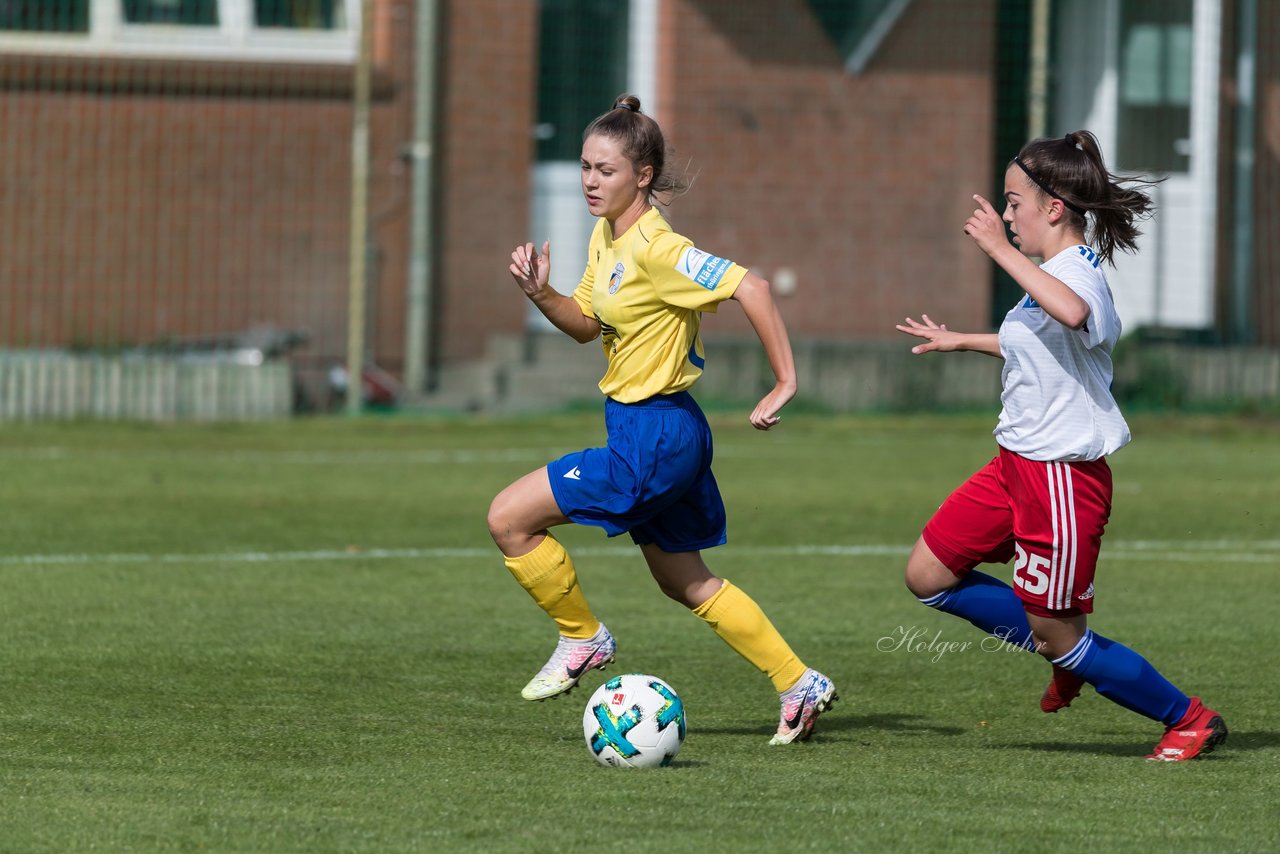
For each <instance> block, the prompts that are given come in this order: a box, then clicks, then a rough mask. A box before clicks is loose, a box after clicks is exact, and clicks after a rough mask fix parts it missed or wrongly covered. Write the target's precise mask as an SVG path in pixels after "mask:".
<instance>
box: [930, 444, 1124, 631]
mask: <svg viewBox="0 0 1280 854" xmlns="http://www.w3.org/2000/svg"><path fill="white" fill-rule="evenodd" d="M1110 515H1111V468H1110V467H1109V466H1108V465H1107V461H1106V460H1105V459H1098V460H1090V461H1088V462H1072V463H1060V462H1036V461H1035V460H1029V459H1027V458H1026V457H1022V456H1019V455H1018V454H1015V453H1013V452H1012V451H1006V450H1005V449H1004V448H1001V449H1000V453H999V454H998V455H996V457H995V459H993V460H992V461H991V462H989V463H987V464H986V465H985V466H983V467H982V468H981V469H980V470H979V471H978V472H977V473H975V474H974V475H973V476H972V477H970V478H969V479H968V480H967V481H965V482H964V483H963V484H962V485H961V486H960V488H959V489H957V490H956V491H955V492H953V493H951V495H950V496H949V497H948V498H947V500H946V501H944V502H943V504H942V506H941V507H939V508H938V512H937V513H934V514H933V518H932V519H930V520H929V522H928V524H926V525H925V527H924V541H925V544H926V545H927V546H928V547H929V550H930V551H932V552H933V554H934V556H935V557H937V558H938V560H940V561H942V563H943V564H945V565H946V566H947V568H949V569H950V570H951V571H952V572H954V573H955V574H956V576H957V577H963V576H964V575H965V574H966V573H967V572H969V570H971V569H973V568H974V567H975V566H977V565H978V564H980V563H1008V562H1009V559H1010V558H1015V561H1014V565H1013V586H1014V591H1015V592H1016V593H1017V594H1018V598H1019V599H1021V600H1022V602H1023V604H1024V605H1025V607H1026V609H1027V611H1028V612H1030V613H1032V614H1038V615H1041V616H1058V617H1061V616H1073V615H1075V614H1088V613H1092V611H1093V574H1094V570H1095V569H1096V568H1097V564H1098V549H1099V548H1100V547H1101V546H1102V531H1103V529H1104V528H1106V526H1107V519H1108V518H1109V517H1110Z"/></svg>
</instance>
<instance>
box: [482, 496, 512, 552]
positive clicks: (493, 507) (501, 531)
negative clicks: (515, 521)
mask: <svg viewBox="0 0 1280 854" xmlns="http://www.w3.org/2000/svg"><path fill="white" fill-rule="evenodd" d="M505 496H506V493H505V492H504V493H499V494H498V495H497V496H496V497H495V498H494V499H493V501H491V502H490V503H489V515H488V518H487V521H488V524H489V536H491V537H493V541H494V542H495V543H497V544H498V546H499V547H501V546H502V545H503V543H504V541H505V539H506V538H507V537H508V536H510V534H511V512H510V506H509V502H508V501H507V500H506V498H505Z"/></svg>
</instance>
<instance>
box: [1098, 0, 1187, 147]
mask: <svg viewBox="0 0 1280 854" xmlns="http://www.w3.org/2000/svg"><path fill="white" fill-rule="evenodd" d="M1191 7H1192V0H1123V2H1122V3H1121V14H1120V115H1119V120H1120V121H1119V130H1118V143H1119V144H1118V147H1117V152H1116V163H1117V165H1118V166H1119V167H1120V168H1121V169H1125V170H1140V171H1150V172H1187V171H1189V170H1190V167H1191V158H1190V151H1189V145H1188V143H1189V139H1190V136H1191V12H1192V8H1191Z"/></svg>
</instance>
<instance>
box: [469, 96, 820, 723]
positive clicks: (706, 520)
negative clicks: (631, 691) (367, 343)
mask: <svg viewBox="0 0 1280 854" xmlns="http://www.w3.org/2000/svg"><path fill="white" fill-rule="evenodd" d="M665 155H666V143H665V141H664V139H663V136H662V131H661V129H660V128H659V127H658V124H657V122H655V121H654V120H653V119H652V118H650V117H649V116H646V115H645V114H643V113H642V112H640V101H639V99H638V98H635V97H633V96H622V97H620V98H619V99H618V100H617V101H616V102H615V104H614V106H613V109H611V110H609V111H608V112H607V113H604V114H603V115H601V116H599V117H598V118H596V119H595V121H593V122H592V123H591V124H590V125H588V126H587V129H586V130H585V131H584V132H583V142H582V192H583V195H584V196H586V201H587V208H588V209H589V210H590V211H591V213H593V214H594V215H595V216H597V217H598V218H599V219H597V221H596V227H595V231H594V232H593V233H592V236H591V243H590V246H589V247H588V252H587V267H586V270H585V271H584V272H583V274H582V281H581V282H580V283H579V284H578V287H577V289H576V290H575V291H574V294H573V296H572V297H566V296H563V295H561V294H559V293H557V292H556V291H555V290H554V289H553V288H550V287H548V285H547V281H548V278H549V274H550V268H551V254H550V246H549V245H548V244H546V243H544V244H543V246H542V252H541V253H540V254H539V253H538V252H537V251H535V249H534V246H533V244H531V243H527V244H525V245H523V246H517V247H516V248H515V250H514V251H513V252H512V253H511V266H510V271H511V275H512V277H513V278H514V279H515V281H516V283H517V284H518V285H519V286H520V289H521V290H522V291H523V292H524V294H525V295H526V296H527V297H528V298H529V299H530V300H532V301H533V304H534V305H536V306H537V307H538V309H539V310H540V311H541V312H542V313H543V314H544V315H546V317H547V319H548V320H550V321H551V323H552V324H554V325H555V326H556V328H558V329H560V330H561V331H562V332H564V333H565V334H566V335H569V336H570V337H572V338H573V339H575V340H577V341H579V342H582V343H586V342H588V341H592V340H594V339H595V338H596V337H597V336H602V337H603V343H604V352H605V356H606V357H607V359H608V368H607V370H606V371H605V375H604V379H602V380H601V381H600V390H601V391H602V392H604V394H605V395H606V398H605V426H606V428H607V432H608V443H607V445H606V446H605V447H603V448H588V449H587V450H584V451H577V452H575V453H572V454H568V455H566V456H564V457H561V458H560V459H558V460H555V461H554V462H552V463H550V464H548V465H546V466H543V467H542V468H540V469H538V470H537V471H535V472H531V473H530V474H527V475H525V476H524V477H522V478H520V479H519V480H517V481H516V482H515V483H512V484H511V485H510V486H508V487H507V488H506V489H504V490H503V491H502V492H501V493H499V495H498V496H497V497H496V498H495V499H494V500H493V504H492V505H491V506H490V508H489V531H490V533H491V534H492V535H493V540H494V542H495V543H497V545H498V548H500V549H501V550H502V553H503V555H504V556H505V557H506V564H507V568H508V569H510V570H511V573H512V575H514V576H515V577H516V580H517V581H518V582H520V585H521V586H522V587H524V588H525V590H527V591H528V592H529V595H531V596H532V597H533V599H534V601H535V602H537V603H538V605H539V606H540V607H541V608H542V609H543V610H544V611H546V612H547V614H548V615H550V616H551V617H552V619H554V620H555V622H556V624H557V625H558V626H559V629H560V638H559V642H558V643H557V645H556V650H555V652H554V653H553V654H552V656H551V658H550V659H549V660H548V661H547V663H546V665H544V666H543V668H542V670H540V671H539V672H538V674H537V675H536V676H534V677H533V679H532V680H531V681H530V682H529V684H528V685H526V686H525V688H524V690H523V691H522V692H521V695H522V696H523V697H524V698H525V699H527V700H544V699H547V698H548V697H553V696H556V695H558V694H562V693H565V692H567V691H570V690H572V689H573V688H574V686H576V685H577V684H578V681H579V680H580V679H581V678H582V676H583V675H584V674H585V673H586V672H587V671H588V670H591V669H594V668H603V667H604V666H605V665H606V664H608V663H609V662H611V661H613V659H614V652H615V644H614V640H613V636H612V635H610V634H609V630H608V629H606V628H605V627H604V625H603V624H602V623H601V622H600V621H599V620H597V619H596V617H595V614H594V613H592V611H591V608H590V607H589V606H588V605H587V601H586V598H585V597H584V596H583V593H582V589H581V587H579V585H578V578H577V574H576V572H575V570H574V566H573V561H572V560H571V559H570V558H569V555H568V553H567V552H566V551H565V550H564V548H563V547H562V546H561V545H560V543H559V542H558V541H557V540H556V538H555V537H554V536H553V535H552V534H551V533H550V531H549V529H550V528H552V527H554V526H556V525H563V524H565V523H566V522H577V523H579V524H584V525H596V526H598V527H601V528H603V529H604V530H605V531H606V532H607V533H608V534H609V536H617V535H618V534H621V533H624V532H626V533H629V534H630V535H631V539H632V540H633V541H634V542H635V543H636V544H637V545H638V546H639V547H640V551H641V552H642V553H643V555H644V558H645V561H646V562H647V563H648V565H649V571H650V572H651V573H652V574H653V577H654V580H656V581H657V582H658V586H659V587H660V588H661V589H662V592H663V593H665V594H666V595H667V596H669V597H671V598H672V599H674V600H676V601H677V602H680V603H682V604H684V605H685V606H687V607H688V608H690V609H692V610H693V613H694V614H696V615H697V616H698V617H701V618H702V619H703V620H704V621H705V622H706V623H707V624H708V625H710V626H711V628H712V629H713V630H714V631H715V632H716V634H718V635H719V636H720V637H721V638H723V639H724V641H725V642H726V643H728V644H729V646H731V647H732V648H733V649H734V650H736V651H737V652H738V653H740V654H741V655H742V656H743V657H744V658H746V659H747V660H748V661H750V662H751V663H752V664H754V665H755V666H756V667H758V668H759V669H760V670H761V671H763V672H764V673H765V674H766V675H768V677H769V678H770V680H772V682H773V685H774V688H775V689H776V690H777V691H778V692H779V695H780V699H781V705H782V714H781V719H780V720H779V723H778V730H777V733H776V734H775V735H774V737H773V739H772V741H771V742H770V743H771V744H789V743H790V742H793V741H802V740H804V739H807V738H808V737H809V734H810V733H811V732H812V731H813V725H814V721H815V720H816V719H817V717H818V715H819V714H820V713H822V712H823V711H825V710H826V709H827V707H828V706H830V705H831V703H833V702H834V701H835V700H836V689H835V685H834V684H833V683H832V682H831V680H830V679H828V678H827V677H826V676H824V675H822V674H821V673H819V672H817V671H816V670H813V669H810V668H808V667H806V666H805V665H804V663H803V662H801V661H800V659H799V658H798V657H797V656H796V654H795V653H794V652H792V651H791V648H790V647H789V646H788V645H787V643H786V641H785V640H783V638H782V636H781V635H780V634H779V633H778V631H777V629H775V628H774V626H773V624H772V623H771V622H770V621H769V619H768V618H767V617H766V616H765V615H764V612H763V611H761V610H760V607H759V606H758V605H757V604H756V603H755V601H754V600H752V599H751V598H750V597H749V596H747V594H746V593H744V592H743V591H742V590H741V589H740V588H738V587H736V586H734V585H732V584H730V583H729V582H728V581H726V580H723V579H721V578H718V577H716V576H715V575H713V574H712V573H711V570H710V569H708V568H707V565H706V564H705V563H704V562H703V560H702V554H701V550H702V549H706V548H711V547H712V546H718V545H721V544H722V543H724V542H725V512H724V503H723V502H722V501H721V499H720V490H719V488H718V487H717V486H716V481H715V477H714V476H713V475H712V474H711V431H710V429H709V428H708V426H707V421H706V418H705V417H704V416H703V414H702V410H701V409H699V408H698V405H697V403H695V402H694V400H693V398H692V397H691V396H690V395H689V393H688V389H689V387H690V386H692V385H693V384H694V382H696V381H697V379H698V377H699V376H700V375H701V374H702V366H703V362H704V353H703V349H702V342H701V340H700V339H699V337H698V327H699V324H700V322H701V317H702V312H704V311H715V310H716V308H717V307H718V306H719V304H720V303H721V302H723V301H725V300H730V299H732V300H736V301H737V302H738V304H739V305H741V306H742V310H743V311H744V312H745V313H746V315H747V319H748V320H749V321H750V322H751V325H752V327H753V328H754V329H755V331H756V334H757V335H758V336H759V337H760V342H761V344H763V345H764V350H765V354H766V355H767V356H768V359H769V364H770V366H772V368H773V372H774V376H775V378H776V382H775V384H774V387H773V389H772V390H771V391H770V392H769V393H768V394H767V395H765V396H764V398H763V399H762V400H761V401H760V402H759V403H758V404H757V405H756V407H755V409H754V410H753V411H752V413H751V423H752V425H753V426H755V427H756V428H757V429H759V430H768V429H770V428H771V427H773V426H774V425H776V424H777V423H778V412H779V411H780V410H781V409H782V407H783V406H785V405H786V404H787V402H788V401H790V400H791V398H792V397H794V396H795V392H796V374H795V364H794V362H793V359H792V355H791V344H790V341H789V340H788V338H787V330H786V327H785V326H784V325H783V323H782V317H781V315H780V314H779V313H778V309H777V307H776V306H775V304H774V302H773V297H772V296H771V295H770V292H769V283H768V282H766V281H765V280H764V279H762V278H760V277H759V276H756V275H754V274H752V273H750V272H748V271H747V270H746V269H744V268H742V267H739V266H738V265H737V264H734V263H733V262H732V261H729V260H727V259H725V258H719V257H717V256H715V255H711V254H709V253H707V252H704V251H702V250H699V249H696V248H695V247H694V245H693V243H692V241H690V240H689V239H688V238H686V237H683V236H681V235H679V234H676V233H675V232H674V231H672V230H671V226H670V225H668V224H667V221H666V220H665V219H664V218H663V217H662V214H661V213H660V212H659V211H658V210H657V208H655V207H654V206H653V199H654V195H655V194H656V193H662V192H664V191H671V190H674V189H679V182H678V181H676V180H675V179H673V178H672V177H671V176H670V175H667V174H666V173H665V172H664V171H663V166H664V162H665Z"/></svg>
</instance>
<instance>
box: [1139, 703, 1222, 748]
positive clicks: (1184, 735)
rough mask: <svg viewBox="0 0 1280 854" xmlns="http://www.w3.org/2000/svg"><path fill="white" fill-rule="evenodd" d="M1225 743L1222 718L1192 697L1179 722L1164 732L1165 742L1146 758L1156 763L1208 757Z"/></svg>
mask: <svg viewBox="0 0 1280 854" xmlns="http://www.w3.org/2000/svg"><path fill="white" fill-rule="evenodd" d="M1226 740H1227V725H1226V724H1225V723H1223V721H1222V715H1220V714H1218V713H1217V712H1215V711H1214V710H1213V709H1209V708H1206V707H1205V705H1204V704H1203V703H1201V702H1200V698H1199V697H1192V698H1191V705H1190V706H1188V707H1187V713H1186V714H1185V715H1183V716H1182V720H1180V721H1178V722H1177V723H1176V724H1174V725H1173V726H1171V727H1169V728H1168V729H1167V730H1165V731H1164V738H1162V739H1160V743H1159V744H1157V745H1156V748H1155V752H1154V753H1152V754H1151V755H1150V756H1148V757H1147V758H1148V759H1150V760H1153V761H1156V762H1182V761H1185V760H1187V759H1195V758H1196V757H1197V756H1199V755H1201V754H1202V753H1209V752H1210V751H1212V750H1213V749H1214V748H1215V747H1217V746H1218V745H1219V744H1222V742H1224V741H1226Z"/></svg>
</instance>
